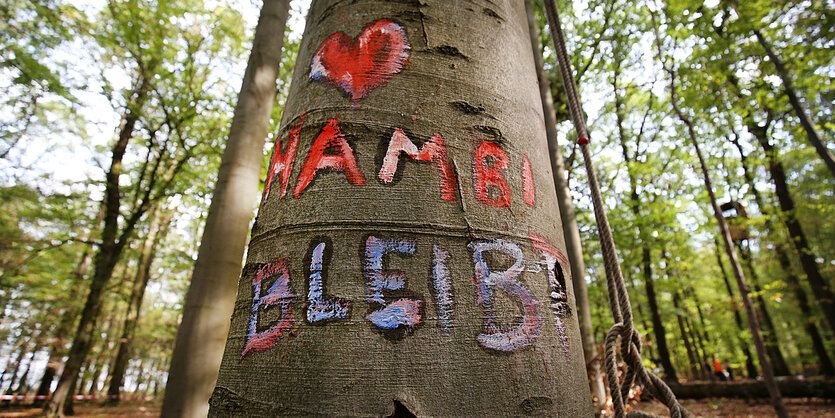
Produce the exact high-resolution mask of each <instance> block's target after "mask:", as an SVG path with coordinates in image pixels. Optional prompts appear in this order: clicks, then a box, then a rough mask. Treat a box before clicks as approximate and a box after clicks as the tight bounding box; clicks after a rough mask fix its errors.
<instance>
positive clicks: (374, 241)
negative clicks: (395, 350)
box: [364, 236, 422, 331]
mask: <svg viewBox="0 0 835 418" xmlns="http://www.w3.org/2000/svg"><path fill="white" fill-rule="evenodd" d="M415 244H416V240H415V239H414V238H390V239H381V238H377V237H374V236H369V237H368V238H367V239H366V241H365V267H364V273H365V279H366V282H367V284H368V296H367V301H368V303H371V304H378V305H384V306H383V307H382V308H380V309H377V310H375V311H373V312H371V313H369V314H368V315H367V316H366V317H365V318H366V319H368V320H369V321H371V323H372V324H374V325H375V326H377V327H379V328H382V329H388V330H391V329H397V328H405V329H406V330H407V331H408V329H409V328H413V327H415V326H417V325H418V324H420V323H421V317H422V315H421V301H420V300H415V299H412V298H401V299H398V300H397V301H395V302H392V303H389V304H386V301H385V298H384V295H383V292H384V291H394V290H403V288H404V286H405V285H406V273H405V272H404V271H402V270H390V269H387V268H386V267H385V263H384V257H385V255H386V254H388V253H393V252H397V253H402V254H414V252H415Z"/></svg>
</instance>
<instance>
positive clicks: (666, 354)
mask: <svg viewBox="0 0 835 418" xmlns="http://www.w3.org/2000/svg"><path fill="white" fill-rule="evenodd" d="M620 64H621V62H620V61H619V60H615V71H614V77H613V78H612V88H613V90H614V92H615V117H616V120H617V123H616V124H617V129H618V138H619V142H620V146H621V152H622V155H623V160H624V163H625V164H626V166H627V174H628V177H629V187H630V193H629V209H630V210H631V212H632V215H633V216H634V217H635V222H636V223H637V222H639V221H640V219H641V198H640V195H639V194H638V180H637V179H636V178H635V174H634V172H633V171H632V168H631V167H630V165H631V164H632V163H633V161H634V158H635V157H637V156H633V155H632V154H630V152H629V149H628V147H627V145H626V131H625V129H624V126H623V111H622V108H623V102H622V100H621V96H620V95H619V94H618V76H619V74H620ZM641 229H642V228H640V227H639V238H640V240H641V271H642V272H643V275H644V286H645V288H646V293H647V304H648V305H649V310H650V316H651V319H652V331H653V334H654V335H655V342H656V343H657V344H658V356H659V357H660V359H661V367H663V368H664V374H665V375H666V377H667V379H668V380H670V381H671V382H678V375H677V373H676V370H675V367H674V366H673V362H672V359H671V358H670V350H669V348H668V347H667V336H666V330H665V329H664V322H663V321H662V319H661V313H660V310H659V308H658V301H657V297H656V292H655V280H654V279H653V277H652V252H651V250H650V247H649V242H648V239H649V231H643V230H641Z"/></svg>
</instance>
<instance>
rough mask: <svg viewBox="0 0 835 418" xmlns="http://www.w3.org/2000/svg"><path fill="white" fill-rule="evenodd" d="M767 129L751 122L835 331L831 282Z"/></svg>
mask: <svg viewBox="0 0 835 418" xmlns="http://www.w3.org/2000/svg"><path fill="white" fill-rule="evenodd" d="M766 129H767V128H765V127H761V126H758V125H757V124H756V123H753V122H752V123H749V124H748V130H749V131H750V132H751V134H752V135H753V136H754V137H755V138H756V139H757V141H758V142H759V143H760V146H761V147H762V149H763V151H765V155H766V164H767V168H768V172H769V174H771V180H772V181H773V182H774V191H775V193H776V194H777V201H778V202H779V203H780V210H781V211H782V213H781V215H782V217H783V220H784V222H785V223H786V227H787V228H788V231H789V236H790V237H791V242H792V244H793V245H794V248H795V250H797V256H798V258H799V259H800V266H801V267H803V272H804V273H806V277H807V278H808V279H809V285H811V287H812V294H813V295H814V296H815V299H817V301H818V304H819V305H820V307H821V310H822V311H823V315H824V317H825V318H826V321H827V323H828V324H829V329H830V330H832V332H833V333H835V293H833V292H832V288H831V287H830V286H829V283H827V281H826V279H824V278H823V276H822V275H821V272H820V269H819V268H818V262H817V261H815V253H814V251H812V249H811V248H810V247H809V242H808V240H807V239H806V234H805V232H803V227H802V226H801V225H800V221H799V220H798V219H797V216H796V215H795V213H794V199H793V198H792V196H791V193H790V192H789V186H788V183H787V180H786V171H785V169H783V163H782V162H781V161H780V156H779V153H778V151H777V149H776V148H775V147H774V146H773V145H772V144H771V142H770V141H769V140H768V134H767V132H766Z"/></svg>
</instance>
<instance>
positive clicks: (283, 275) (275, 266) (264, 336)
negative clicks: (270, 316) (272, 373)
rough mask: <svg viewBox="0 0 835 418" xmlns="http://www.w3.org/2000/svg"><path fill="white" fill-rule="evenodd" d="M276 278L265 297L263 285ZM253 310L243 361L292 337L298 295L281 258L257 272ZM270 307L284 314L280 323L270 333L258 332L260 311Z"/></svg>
mask: <svg viewBox="0 0 835 418" xmlns="http://www.w3.org/2000/svg"><path fill="white" fill-rule="evenodd" d="M271 278H275V282H273V284H272V286H270V288H269V290H267V292H266V293H265V294H263V295H262V292H263V286H264V282H265V281H266V280H267V279H271ZM252 288H253V295H252V307H251V310H250V317H249V327H248V329H247V331H248V332H247V335H246V344H245V345H244V351H243V353H241V358H243V357H244V356H245V355H247V354H248V353H250V352H259V351H264V350H266V349H269V348H270V347H272V346H274V345H275V344H276V343H278V342H279V341H280V340H281V339H282V338H285V337H287V336H290V335H292V334H293V331H294V329H295V324H296V321H295V319H294V317H293V302H294V300H295V299H296V295H295V294H293V290H292V289H291V288H290V272H289V270H288V268H287V262H286V261H285V260H284V259H283V258H279V259H277V260H275V261H273V262H270V263H266V264H264V265H262V266H260V267H258V269H257V270H256V272H255V277H253V278H252ZM269 307H278V308H279V309H281V313H280V315H279V318H278V320H277V322H276V323H275V324H274V325H272V326H271V327H269V328H268V329H267V330H265V331H262V332H258V314H259V311H261V310H262V308H263V309H267V308H269Z"/></svg>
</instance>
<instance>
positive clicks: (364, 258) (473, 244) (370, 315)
mask: <svg viewBox="0 0 835 418" xmlns="http://www.w3.org/2000/svg"><path fill="white" fill-rule="evenodd" d="M464 21H466V22H468V24H466V25H462V24H460V22H464ZM530 45H531V44H530V38H529V34H528V27H527V23H526V15H525V7H524V3H523V2H516V1H502V2H491V3H490V4H485V5H484V7H477V8H474V7H470V5H468V4H465V3H459V2H447V1H425V2H420V3H399V2H397V3H394V2H385V1H366V2H358V3H352V4H346V3H340V2H336V1H328V0H322V1H313V2H312V4H311V7H310V11H309V12H308V17H307V26H306V29H305V34H304V37H303V39H302V42H301V45H300V48H299V55H298V60H297V63H296V68H295V72H294V76H293V82H292V85H291V87H290V93H289V96H288V100H287V103H286V106H285V109H284V116H283V119H282V124H281V128H280V130H279V135H278V139H277V141H276V146H275V150H274V152H273V159H272V165H271V168H270V170H269V173H268V177H267V182H266V185H265V191H264V198H263V200H262V204H261V207H260V209H259V213H258V216H257V218H256V222H255V225H254V227H253V231H252V239H251V242H250V246H249V249H248V252H247V263H246V264H245V267H244V270H243V274H242V276H241V280H240V282H239V288H238V298H237V301H236V303H235V311H234V314H233V316H232V324H231V329H230V332H229V338H228V340H227V345H226V350H225V352H224V357H223V363H222V365H221V369H220V374H219V377H218V383H217V386H216V388H215V390H214V393H213V395H212V398H211V400H210V411H209V413H210V415H214V416H222V415H228V414H233V413H235V414H255V415H283V414H324V415H338V414H349V415H378V416H379V415H388V414H391V413H392V411H393V410H395V409H398V410H399V411H400V412H405V411H403V409H402V408H405V409H406V410H408V411H411V412H412V413H414V414H417V415H455V414H461V413H462V411H466V412H465V413H467V414H475V415H484V414H490V415H515V414H524V413H528V414H540V415H542V414H545V415H558V414H559V415H568V416H586V415H589V414H590V405H591V402H590V398H589V391H588V384H587V381H586V373H585V362H584V358H583V353H582V345H581V342H580V335H579V328H578V323H577V320H576V316H575V307H574V303H573V300H574V298H573V294H572V286H571V284H570V283H571V280H570V277H569V276H570V269H569V266H568V264H567V258H566V256H565V253H564V250H563V248H564V244H563V237H562V233H561V229H562V228H561V226H560V220H559V216H558V213H559V212H558V210H557V201H556V193H555V190H554V185H553V180H552V176H551V172H550V170H549V165H550V164H549V160H548V148H547V142H546V138H545V129H544V124H543V114H542V108H541V106H540V99H539V91H538V88H537V85H536V73H535V66H534V60H533V57H532V53H531V47H530ZM396 407H397V408H396Z"/></svg>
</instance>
